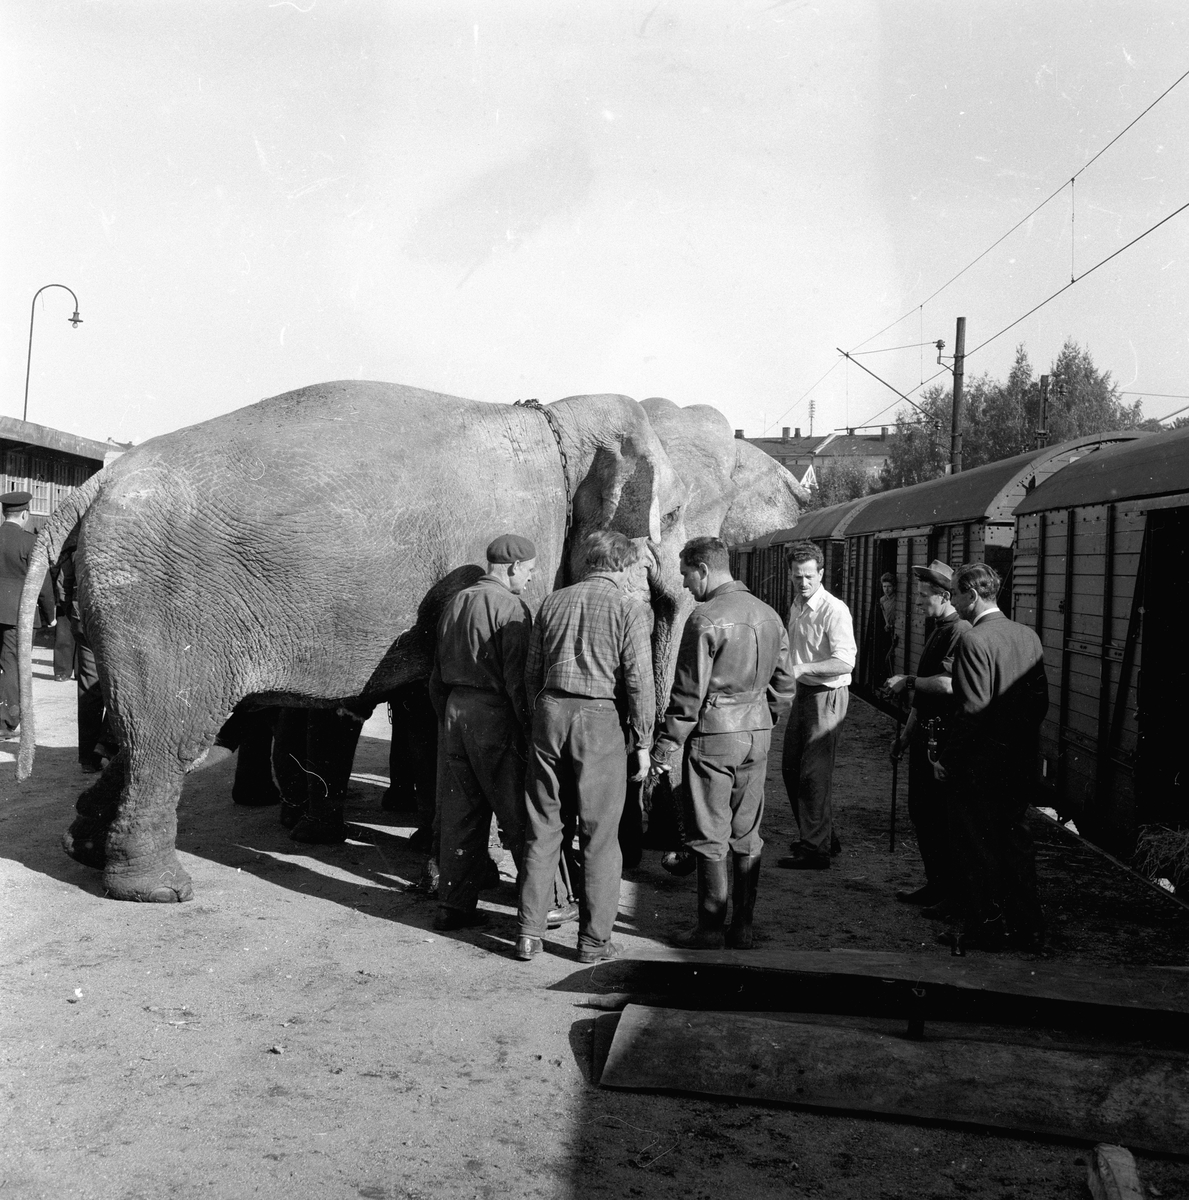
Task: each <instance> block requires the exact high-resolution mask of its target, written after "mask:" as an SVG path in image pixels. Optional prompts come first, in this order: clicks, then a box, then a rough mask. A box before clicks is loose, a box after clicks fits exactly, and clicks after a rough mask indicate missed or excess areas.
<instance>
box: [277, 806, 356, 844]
mask: <svg viewBox="0 0 1189 1200" xmlns="http://www.w3.org/2000/svg"><path fill="white" fill-rule="evenodd" d="M348 832H349V827H348V825H347V823H346V822H345V821H344V820H343V814H342V811H341V810H340V811H339V812H332V813H330V814H328V815H327V816H325V817H311V816H309V815H308V814H307V815H306V816H304V817H302V818H301V820H300V821H298V822H297V824H296V825H294V827H293V832H292V833H291V834H290V835H289V836H290V837H291V838H292V839H293V840H294V841H295V842H305V843H306V844H307V845H311V846H334V845H338V844H339V843H341V842H345V841H346V840H347V834H348Z"/></svg>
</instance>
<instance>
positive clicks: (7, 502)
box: [0, 492, 33, 508]
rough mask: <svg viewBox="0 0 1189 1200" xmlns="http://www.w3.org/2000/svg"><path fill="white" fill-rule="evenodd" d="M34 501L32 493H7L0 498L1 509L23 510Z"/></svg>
mask: <svg viewBox="0 0 1189 1200" xmlns="http://www.w3.org/2000/svg"><path fill="white" fill-rule="evenodd" d="M32 499H33V493H32V492H5V493H4V495H3V496H0V507H4V508H22V507H24V505H26V504H28V503H29V502H30V501H31V500H32Z"/></svg>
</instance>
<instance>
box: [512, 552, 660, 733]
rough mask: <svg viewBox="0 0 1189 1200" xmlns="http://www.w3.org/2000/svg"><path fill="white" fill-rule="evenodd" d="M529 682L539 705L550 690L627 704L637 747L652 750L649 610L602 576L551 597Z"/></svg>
mask: <svg viewBox="0 0 1189 1200" xmlns="http://www.w3.org/2000/svg"><path fill="white" fill-rule="evenodd" d="M524 682H525V687H526V688H527V690H528V700H529V704H532V705H535V704H536V700H537V697H538V696H539V695H540V694H541V692H542V691H544V690H545V689H546V688H555V689H556V690H558V691H561V692H566V693H568V694H569V695H571V696H588V697H590V698H591V699H600V700H616V701H619V702H621V703H622V702H623V701H626V703H627V710H628V725H629V727H630V728H631V731H632V740H633V743H634V745H635V747H636V748H637V749H641V750H647V749H648V748H649V746H651V745H652V727H653V724H654V723H655V720H656V691H655V686H654V684H653V675H652V639H651V636H650V631H649V610H648V607H647V605H645V604H642V603H641V602H640V601H639V600H633V599H631V598H630V597H629V596H628V595H627V594H626V593H625V592H624V590H623V589H622V588H621V587H620V585H619V584H617V583H616V582H615V580H613V579H610V578H608V577H607V576H606V575H603V574H594V575H591V576H590V577H589V578H587V579H584V580H583V581H582V582H581V583H576V584H574V585H573V586H572V587H567V588H561V589H560V590H559V591H556V592H553V593H551V594H550V595H548V596H546V597H545V602H544V603H543V604H542V605H541V610H540V612H539V613H538V614H537V619H536V621H535V622H534V624H533V631H532V635H531V637H530V638H529V643H528V660H527V662H526V663H525V666H524Z"/></svg>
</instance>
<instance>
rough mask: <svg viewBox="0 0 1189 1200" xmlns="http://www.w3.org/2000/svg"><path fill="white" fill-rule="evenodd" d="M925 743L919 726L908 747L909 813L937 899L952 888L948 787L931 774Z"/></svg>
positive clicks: (952, 870) (925, 738) (952, 859)
mask: <svg viewBox="0 0 1189 1200" xmlns="http://www.w3.org/2000/svg"><path fill="white" fill-rule="evenodd" d="M927 742H928V734H927V733H926V732H925V730H924V729H922V728H919V727H918V729H917V731H916V736H915V737H914V738H913V740H912V742H911V743H910V744H909V748H908V816H909V819H910V820H911V821H912V827H913V830H914V832H915V833H916V837H917V847H918V849H919V850H920V852H921V862H922V863H924V866H925V879H926V880H927V881H928V883H929V887H930V888H932V889H933V890H935V891H936V892H937V893H938V899H940V898H941V896H942V895H945V896H949V895H950V894H951V893H952V892H953V887H954V881H953V872H954V858H955V852H954V846H953V841H952V838H951V836H950V813H949V804H950V789H949V788H948V787H947V786H946V785H945V784H944V783H940V782H938V780H937V779H936V778H935V777H934V775H933V764H932V763H931V762H930V761H929V751H928V745H927Z"/></svg>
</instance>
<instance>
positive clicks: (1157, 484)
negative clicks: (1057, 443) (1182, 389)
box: [1015, 427, 1189, 516]
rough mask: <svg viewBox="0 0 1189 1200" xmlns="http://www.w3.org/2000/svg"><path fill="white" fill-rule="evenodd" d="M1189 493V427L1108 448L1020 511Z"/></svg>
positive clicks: (1046, 486)
mask: <svg viewBox="0 0 1189 1200" xmlns="http://www.w3.org/2000/svg"><path fill="white" fill-rule="evenodd" d="M1178 492H1189V427H1186V428H1184V429H1175V430H1172V431H1170V432H1169V433H1153V434H1149V435H1148V436H1147V437H1145V438H1143V439H1142V440H1140V441H1131V442H1125V443H1123V444H1122V445H1114V446H1105V447H1103V448H1102V449H1101V450H1099V451H1097V452H1096V453H1094V454H1088V455H1086V456H1085V457H1084V458H1080V459H1078V461H1077V462H1074V463H1071V464H1070V465H1069V466H1068V467H1066V468H1065V469H1064V470H1063V471H1060V472H1058V473H1057V474H1056V475H1053V476H1052V477H1050V478H1049V479H1046V480H1045V481H1044V483H1042V484H1040V485H1039V486H1038V487H1037V488H1036V489H1035V490H1033V491H1032V492H1031V493H1030V494H1029V495H1028V496H1026V497H1025V498H1024V501H1023V503H1021V504H1019V505H1018V506H1017V507H1016V510H1015V511H1016V515H1017V516H1024V515H1025V514H1027V513H1035V512H1044V511H1046V510H1048V509H1052V508H1075V507H1078V506H1079V505H1083V504H1109V503H1110V502H1112V501H1114V500H1138V499H1142V498H1143V497H1145V496H1170V495H1176V494H1177V493H1178Z"/></svg>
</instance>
